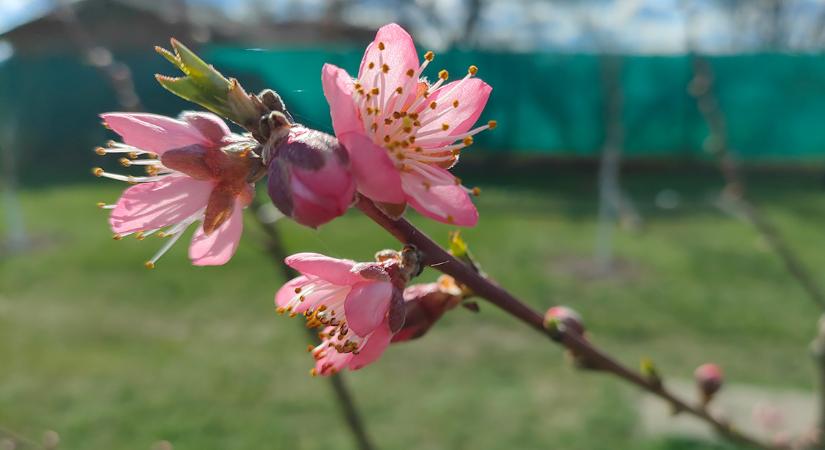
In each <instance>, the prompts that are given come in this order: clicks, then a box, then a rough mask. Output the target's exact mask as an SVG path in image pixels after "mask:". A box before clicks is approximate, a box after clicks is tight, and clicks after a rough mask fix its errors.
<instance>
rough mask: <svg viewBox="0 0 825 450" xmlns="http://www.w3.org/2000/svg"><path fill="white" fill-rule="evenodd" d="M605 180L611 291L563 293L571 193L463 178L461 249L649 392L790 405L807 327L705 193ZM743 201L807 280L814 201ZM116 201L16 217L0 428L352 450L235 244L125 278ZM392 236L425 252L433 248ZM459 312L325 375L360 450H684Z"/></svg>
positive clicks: (137, 443)
mask: <svg viewBox="0 0 825 450" xmlns="http://www.w3.org/2000/svg"><path fill="white" fill-rule="evenodd" d="M534 172H536V171H534ZM467 178H472V177H467ZM625 179H626V184H627V186H628V188H629V190H630V192H631V194H632V196H633V198H634V199H635V201H636V202H637V206H638V207H639V209H640V211H641V214H642V216H643V217H644V219H645V225H644V228H643V230H641V231H640V232H633V233H631V232H623V231H619V232H617V234H616V242H615V244H616V245H615V247H616V254H617V255H618V257H619V258H621V260H622V261H624V262H625V265H626V266H627V267H629V269H628V270H627V271H626V276H623V277H616V278H608V279H597V280H585V279H582V278H580V277H578V276H576V275H575V273H573V271H572V270H571V267H573V266H575V265H580V264H581V262H582V261H587V260H588V258H591V256H592V254H593V248H594V236H595V229H596V228H595V226H596V224H595V220H594V216H595V211H596V203H595V197H596V194H595V188H594V183H593V182H594V177H593V175H592V174H590V173H587V172H577V171H563V170H555V171H551V172H545V173H527V174H523V175H519V176H508V175H500V176H499V175H498V174H496V175H493V174H491V175H489V176H486V177H476V179H475V180H471V181H476V182H478V183H480V184H481V186H482V187H483V188H484V194H483V195H482V196H481V198H480V199H479V200H478V205H479V208H480V210H481V211H482V220H481V224H480V225H479V226H478V227H477V228H475V229H471V230H467V231H466V232H465V236H466V238H467V239H468V240H469V241H470V243H471V245H472V246H473V249H474V251H475V253H476V255H477V256H478V258H479V259H480V260H481V261H482V263H483V264H484V267H485V269H486V270H487V271H488V272H489V273H490V274H491V275H492V276H493V277H495V278H496V279H497V280H498V281H499V282H500V283H502V284H503V285H505V286H507V287H508V288H510V289H511V290H512V291H513V292H514V293H515V294H517V295H519V296H522V297H523V298H524V299H525V300H527V301H528V302H529V303H531V304H532V305H533V306H535V307H536V308H540V309H545V308H547V307H549V306H550V305H553V304H557V303H563V304H568V305H570V306H572V307H574V308H576V309H577V310H579V311H580V312H581V313H582V314H583V315H584V317H585V319H586V323H587V326H588V328H589V330H590V332H591V336H592V339H593V340H594V341H595V342H597V343H598V344H600V345H603V346H604V347H605V348H607V349H609V350H610V351H612V352H614V353H615V354H616V355H617V356H618V357H619V358H620V359H622V360H623V361H625V362H627V363H628V364H629V365H631V366H635V365H636V364H637V362H638V360H639V358H640V357H642V356H650V357H652V358H653V359H654V360H655V361H656V363H657V365H658V366H659V368H660V370H661V371H662V372H663V373H664V374H665V375H666V376H673V377H680V378H687V377H690V374H691V373H692V370H693V368H694V367H695V366H697V365H698V364H700V363H702V362H705V361H708V360H712V361H717V362H719V363H721V364H722V365H723V366H724V368H725V370H726V373H727V375H728V378H729V379H730V380H733V381H737V382H745V383H754V384H759V385H765V386H776V387H794V388H803V389H806V388H809V386H810V385H811V382H812V379H813V372H812V369H811V367H810V364H809V357H808V354H807V347H806V346H807V342H808V341H809V340H810V338H811V337H812V335H813V333H814V329H815V321H816V318H817V315H818V311H817V309H816V308H814V307H813V306H812V304H811V303H810V301H809V300H808V299H807V298H806V297H805V295H804V293H803V292H802V291H801V289H800V288H799V287H798V286H797V285H796V284H795V283H794V281H793V280H792V279H791V278H790V277H789V276H788V275H787V274H786V273H785V271H784V270H783V268H782V265H781V264H780V263H779V262H778V261H777V259H776V258H775V257H774V256H773V255H772V254H771V253H770V252H769V251H768V250H767V248H766V247H765V245H764V244H763V243H762V242H761V241H760V240H759V238H758V236H757V235H756V234H755V233H754V232H753V230H752V229H750V228H749V227H748V226H747V225H746V224H744V223H742V222H740V221H738V220H736V219H733V218H731V217H729V216H726V215H724V214H723V213H721V212H720V211H719V210H717V209H715V208H714V207H713V206H712V205H711V204H710V200H711V199H712V198H713V195H715V193H716V192H717V191H718V188H719V187H720V184H719V181H718V180H717V179H716V177H714V176H709V175H702V174H701V173H699V174H696V173H691V174H679V173H665V174H659V175H648V174H644V173H641V174H631V175H627V176H626V177H625ZM495 180H498V181H495ZM502 180H503V181H502ZM754 182H755V183H758V186H759V190H757V191H756V192H755V193H754V197H755V198H756V199H757V200H758V202H759V203H760V205H762V206H763V207H764V209H765V211H766V212H767V213H768V214H769V216H770V217H771V218H772V219H773V220H775V222H776V223H777V224H778V225H779V226H780V227H781V229H782V230H783V232H784V234H785V235H786V236H787V237H788V239H789V240H790V242H791V245H792V246H793V247H794V248H795V249H796V250H798V251H799V252H800V254H801V255H802V257H803V258H804V260H805V261H806V262H807V263H809V265H810V267H811V268H812V269H813V270H814V272H815V273H816V275H817V278H818V279H821V277H820V276H819V273H820V268H821V267H823V265H825V252H822V251H821V248H822V243H823V237H822V236H823V233H825V231H824V230H825V195H823V193H822V192H821V188H820V186H819V184H818V180H817V179H816V178H815V177H812V176H800V175H793V176H777V175H771V176H766V175H762V176H759V177H755V179H754ZM117 188H118V186H114V185H111V184H95V185H78V186H61V187H53V188H41V189H32V190H27V191H25V192H24V193H23V196H22V202H23V205H24V209H25V215H26V220H27V223H28V226H29V232H30V234H31V237H32V238H33V240H34V241H35V244H36V247H35V250H34V251H31V252H29V253H26V254H22V255H15V256H8V255H5V256H3V257H2V258H3V259H2V260H0V426H2V427H3V428H6V429H10V430H14V431H15V432H17V433H19V434H22V435H26V436H30V437H34V438H38V437H39V436H40V435H41V434H42V433H43V432H44V431H45V430H49V429H52V430H56V431H57V432H59V433H60V436H61V439H62V448H66V449H80V448H83V449H107V450H116V449H149V448H151V447H152V445H153V444H154V443H156V442H158V441H161V440H168V441H170V442H171V443H172V444H173V445H174V447H175V449H176V450H205V449H230V448H231V449H256V450H257V449H261V448H289V449H321V448H334V449H339V448H340V449H347V448H352V445H351V440H350V438H349V435H348V433H347V429H346V427H345V426H344V424H343V421H342V419H341V418H340V417H339V415H338V409H337V405H336V404H335V402H334V399H333V397H332V392H331V390H330V388H329V386H328V385H327V383H326V382H325V381H324V379H321V378H312V377H310V376H309V375H308V369H309V368H310V366H311V358H310V357H309V355H307V354H306V353H305V352H304V348H305V338H306V336H305V334H304V331H303V330H302V329H301V327H302V323H301V322H300V321H299V320H298V319H291V320H290V319H288V318H284V317H279V316H277V315H276V314H274V311H273V306H272V297H273V294H274V292H275V290H276V289H277V288H278V287H279V284H280V283H281V282H282V280H281V279H279V276H278V273H279V272H278V270H277V267H276V265H275V264H276V263H274V262H273V261H271V260H269V259H268V258H267V256H266V255H265V254H264V252H263V251H262V250H261V248H260V246H259V243H260V242H261V239H262V233H261V232H260V230H259V229H258V228H257V227H256V224H255V223H254V221H252V220H248V221H247V231H246V233H245V235H244V239H243V242H242V244H241V247H240V249H239V251H238V254H237V256H236V257H235V258H234V259H233V260H232V261H231V262H230V263H229V264H228V265H226V266H224V267H217V268H195V267H192V266H190V265H189V264H188V262H187V259H186V248H185V247H186V245H185V244H178V245H177V246H176V248H175V249H174V250H173V251H172V252H170V253H169V254H167V255H166V256H165V257H164V258H163V259H162V260H161V262H160V263H159V265H158V268H157V269H156V270H154V271H147V270H145V269H143V267H142V262H143V261H144V260H146V259H147V257H149V256H151V254H152V253H153V252H154V251H155V249H156V248H157V247H158V244H159V241H158V240H156V239H147V240H145V241H143V242H138V241H136V240H133V239H125V240H123V241H120V242H116V241H113V240H111V239H110V238H109V231H108V230H107V226H106V220H105V213H104V212H102V211H99V210H96V208H95V207H94V203H95V202H96V201H98V200H112V199H114V198H115V197H116V195H117ZM664 188H675V189H677V190H679V191H680V193H681V194H682V196H683V202H682V205H681V207H679V208H678V209H675V210H669V211H664V210H660V209H657V208H655V207H654V205H653V199H654V196H655V194H656V192H657V191H659V190H660V189H664ZM414 219H415V221H416V222H418V223H420V224H421V225H422V226H424V228H425V229H426V230H427V231H428V232H430V233H431V234H432V235H433V236H437V237H439V238H440V239H442V240H444V238H445V237H446V232H447V231H448V228H447V227H444V226H439V225H433V224H429V223H426V222H425V221H423V220H421V219H420V218H419V217H414ZM279 228H280V229H281V231H282V233H283V236H284V239H285V241H286V244H287V246H288V248H289V250H290V251H293V252H297V251H318V252H322V253H326V254H329V255H332V256H339V257H349V258H354V259H361V260H364V259H368V258H370V256H371V255H372V254H373V253H374V252H375V251H376V250H378V249H381V248H387V247H397V243H396V242H395V241H393V240H392V239H391V238H390V237H389V236H388V235H386V234H384V233H382V232H381V231H380V230H379V229H378V228H377V227H376V226H375V225H373V224H371V223H369V222H368V221H367V220H366V219H364V218H363V217H361V216H359V215H358V214H357V213H356V212H351V213H350V214H348V215H347V216H345V217H343V218H341V219H339V220H338V221H336V222H334V223H333V224H330V225H327V226H325V227H323V228H322V229H321V230H320V231H312V230H309V229H304V228H300V227H298V226H296V225H295V224H293V223H289V222H287V221H284V222H282V223H280V224H279ZM434 276H435V274H434V273H432V272H431V271H428V272H426V273H425V278H426V279H432V278H433V277H434ZM481 306H482V311H481V313H480V314H478V315H474V314H472V313H470V312H466V311H464V310H457V311H456V312H454V313H451V314H449V315H448V316H447V317H446V318H445V319H444V320H443V321H442V323H440V324H439V325H438V326H437V327H436V328H435V329H434V330H433V331H432V332H431V333H430V334H428V335H427V336H426V337H424V338H423V339H422V340H420V341H417V342H414V343H411V344H403V345H398V346H394V347H393V348H392V349H391V351H389V352H387V354H386V355H385V356H384V357H383V359H382V360H381V361H380V362H379V363H377V364H375V365H372V366H370V367H368V368H367V369H364V370H362V371H360V372H356V373H350V374H347V377H346V378H347V382H348V383H349V384H350V386H351V388H352V390H353V393H354V395H355V397H356V400H357V403H358V404H359V406H360V407H361V408H362V410H363V413H364V417H365V420H366V422H367V424H368V427H369V429H370V432H371V434H372V436H373V437H374V440H375V441H376V443H377V444H378V447H379V448H383V449H405V450H406V449H422V450H423V449H474V450H477V449H500V448H524V449H538V448H542V449H544V448H559V449H597V448H610V449H628V450H630V449H633V450H635V449H671V450H675V449H683V448H700V447H701V445H700V444H697V443H695V442H691V441H685V440H679V439H662V438H655V439H654V438H647V437H644V436H640V435H639V432H638V429H637V419H636V415H635V412H634V411H635V410H634V404H635V402H634V399H635V398H637V397H636V395H637V393H636V391H635V390H634V389H633V388H630V387H628V386H626V385H624V384H622V383H620V382H618V381H616V380H613V379H611V378H608V377H604V376H601V375H596V374H589V373H581V372H577V371H575V370H574V369H572V368H570V367H568V366H567V365H566V364H565V363H564V358H563V355H562V351H561V350H560V349H558V348H556V347H554V346H551V345H548V344H546V343H545V341H543V340H541V339H538V338H537V335H536V334H535V333H534V332H532V331H531V330H528V329H526V328H524V327H522V326H520V325H519V324H518V323H516V322H515V321H513V320H512V319H511V318H509V317H508V316H506V315H504V314H502V313H501V312H499V311H497V310H496V309H495V308H494V307H492V306H490V305H487V304H484V303H482V305H481ZM743 419H744V420H750V419H749V418H743ZM704 448H713V449H717V448H723V447H718V446H705V447H704ZM725 448H726V447H725Z"/></svg>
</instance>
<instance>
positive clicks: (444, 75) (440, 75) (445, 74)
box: [438, 70, 450, 80]
mask: <svg viewBox="0 0 825 450" xmlns="http://www.w3.org/2000/svg"><path fill="white" fill-rule="evenodd" d="M438 78H441V79H442V80H446V79H447V78H450V72H447V71H446V70H442V71H440V72H438Z"/></svg>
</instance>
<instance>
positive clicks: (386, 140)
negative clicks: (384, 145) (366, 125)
mask: <svg viewBox="0 0 825 450" xmlns="http://www.w3.org/2000/svg"><path fill="white" fill-rule="evenodd" d="M384 142H390V135H388V134H385V135H384Z"/></svg>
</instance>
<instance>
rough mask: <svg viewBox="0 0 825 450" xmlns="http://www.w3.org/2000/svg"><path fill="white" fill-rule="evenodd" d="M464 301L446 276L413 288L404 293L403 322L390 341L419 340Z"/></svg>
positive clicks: (451, 280)
mask: <svg viewBox="0 0 825 450" xmlns="http://www.w3.org/2000/svg"><path fill="white" fill-rule="evenodd" d="M463 299H464V295H463V293H462V292H461V288H459V287H458V285H456V284H455V280H453V278H452V277H449V276H447V275H442V276H441V277H439V279H438V281H437V282H435V283H426V284H415V285H412V286H410V287H408V288H406V289H404V306H405V308H406V314H405V319H406V321H405V322H404V326H403V328H401V330H400V331H399V332H398V333H397V334H396V335H395V336H394V337H393V339H392V341H393V342H403V341H409V340H412V339H418V338H420V337H421V336H423V335H424V334H426V333H427V331H429V330H430V328H431V327H432V326H433V325H435V323H436V322H438V320H439V319H441V316H443V315H444V313H445V312H447V311H449V310H450V309H453V308H455V307H456V306H458V305H459V304H460V303H461V301H462V300H463Z"/></svg>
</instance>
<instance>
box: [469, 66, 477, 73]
mask: <svg viewBox="0 0 825 450" xmlns="http://www.w3.org/2000/svg"><path fill="white" fill-rule="evenodd" d="M467 73H469V74H470V75H475V74H477V73H478V67H476V66H470V67H468V68H467Z"/></svg>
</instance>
